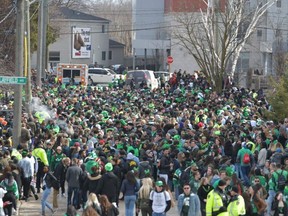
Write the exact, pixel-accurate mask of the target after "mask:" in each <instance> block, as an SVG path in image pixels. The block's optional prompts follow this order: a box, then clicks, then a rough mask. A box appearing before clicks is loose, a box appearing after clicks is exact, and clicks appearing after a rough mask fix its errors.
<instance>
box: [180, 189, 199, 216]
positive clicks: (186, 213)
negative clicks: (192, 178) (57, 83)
mask: <svg viewBox="0 0 288 216" xmlns="http://www.w3.org/2000/svg"><path fill="white" fill-rule="evenodd" d="M183 191H184V193H182V194H180V195H179V197H178V212H179V215H180V216H190V215H195V216H201V210H200V200H199V197H198V195H197V194H195V193H193V192H192V191H191V186H190V184H189V183H185V184H184V186H183Z"/></svg>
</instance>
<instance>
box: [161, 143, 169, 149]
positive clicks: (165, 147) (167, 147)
mask: <svg viewBox="0 0 288 216" xmlns="http://www.w3.org/2000/svg"><path fill="white" fill-rule="evenodd" d="M162 149H163V150H166V149H170V145H169V144H167V143H165V144H164V145H163V146H162Z"/></svg>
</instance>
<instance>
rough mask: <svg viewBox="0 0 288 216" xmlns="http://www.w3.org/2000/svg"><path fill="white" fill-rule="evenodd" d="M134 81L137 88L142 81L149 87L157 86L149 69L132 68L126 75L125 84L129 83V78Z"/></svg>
mask: <svg viewBox="0 0 288 216" xmlns="http://www.w3.org/2000/svg"><path fill="white" fill-rule="evenodd" d="M132 79H133V80H134V82H135V88H139V87H140V84H141V83H142V82H146V83H147V86H148V87H149V88H151V89H155V88H158V86H159V84H158V81H157V79H156V78H155V76H154V73H153V71H151V70H132V71H128V73H127V75H126V85H130V83H131V80H132Z"/></svg>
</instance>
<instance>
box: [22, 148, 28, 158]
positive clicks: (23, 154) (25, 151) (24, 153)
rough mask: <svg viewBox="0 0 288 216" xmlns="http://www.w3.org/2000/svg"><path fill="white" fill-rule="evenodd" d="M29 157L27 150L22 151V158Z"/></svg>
mask: <svg viewBox="0 0 288 216" xmlns="http://www.w3.org/2000/svg"><path fill="white" fill-rule="evenodd" d="M27 155H28V151H27V150H26V149H24V150H23V151H22V157H26V156H27Z"/></svg>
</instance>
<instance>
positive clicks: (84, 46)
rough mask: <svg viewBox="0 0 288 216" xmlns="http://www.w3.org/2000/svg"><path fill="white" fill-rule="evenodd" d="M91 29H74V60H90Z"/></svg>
mask: <svg viewBox="0 0 288 216" xmlns="http://www.w3.org/2000/svg"><path fill="white" fill-rule="evenodd" d="M90 33H91V28H78V27H73V28H72V58H90V54H91V34H90Z"/></svg>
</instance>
